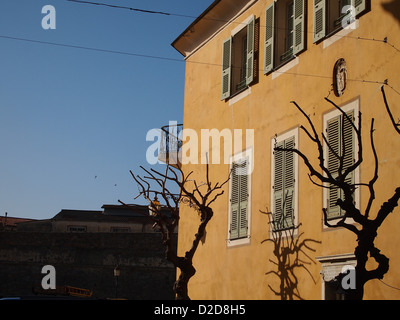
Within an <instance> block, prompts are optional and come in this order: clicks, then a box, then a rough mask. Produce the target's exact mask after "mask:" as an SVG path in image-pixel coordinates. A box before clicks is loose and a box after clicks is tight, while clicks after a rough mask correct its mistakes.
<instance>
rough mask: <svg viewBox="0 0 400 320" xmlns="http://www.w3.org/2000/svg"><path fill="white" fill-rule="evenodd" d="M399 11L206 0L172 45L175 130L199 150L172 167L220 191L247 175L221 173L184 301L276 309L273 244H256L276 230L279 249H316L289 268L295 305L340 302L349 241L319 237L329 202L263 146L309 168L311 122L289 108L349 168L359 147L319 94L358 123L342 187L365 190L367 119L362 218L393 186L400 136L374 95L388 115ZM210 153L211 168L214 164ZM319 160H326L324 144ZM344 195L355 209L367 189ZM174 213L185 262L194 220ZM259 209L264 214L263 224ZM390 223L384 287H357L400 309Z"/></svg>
mask: <svg viewBox="0 0 400 320" xmlns="http://www.w3.org/2000/svg"><path fill="white" fill-rule="evenodd" d="M399 12H400V4H399V2H398V1H392V0H382V1H378V0H371V1H367V0H366V1H359V0H352V1H350V0H349V1H330V0H326V1H325V0H314V1H305V0H301V1H299V0H294V1H293V0H277V1H272V0H265V1H261V0H217V1H214V3H213V4H212V5H211V6H210V7H209V8H208V9H207V10H206V11H205V12H204V13H203V14H202V15H201V16H200V17H199V18H198V19H196V20H195V21H194V22H193V23H192V24H191V25H190V26H189V27H188V28H187V29H186V30H185V31H184V32H183V33H182V34H181V35H180V36H179V37H178V38H177V39H176V40H175V41H174V42H173V44H172V45H173V46H174V47H175V48H176V49H177V50H178V51H179V52H181V53H182V54H183V55H184V57H185V59H186V77H185V100H184V123H183V127H184V129H192V131H194V132H196V133H197V138H198V145H199V147H198V150H196V149H195V148H186V149H185V147H184V148H183V152H184V154H183V159H185V156H186V157H187V158H186V159H188V158H190V159H191V160H190V161H185V160H183V162H184V164H183V170H184V171H185V172H190V171H193V178H196V179H197V180H198V181H203V180H204V177H205V164H204V163H205V161H204V159H208V161H209V162H210V180H211V181H213V182H217V181H220V182H222V181H224V180H225V179H226V178H227V177H228V175H229V172H230V170H231V169H232V168H233V169H234V171H233V172H235V170H236V172H238V171H237V170H238V168H239V169H240V168H241V167H245V168H248V169H249V170H248V172H249V173H248V174H246V175H241V174H240V173H238V174H234V173H233V175H232V177H231V181H230V183H229V184H227V185H226V188H225V190H224V191H225V192H224V194H223V195H222V196H221V197H219V198H218V199H217V201H215V202H214V203H213V204H212V208H213V210H214V216H213V218H212V219H211V221H210V222H209V224H208V226H207V230H206V232H207V233H206V236H205V238H204V239H203V241H202V243H201V244H200V246H199V248H198V250H197V252H196V254H195V257H194V266H195V268H196V270H197V272H196V274H195V276H194V277H193V278H192V279H191V280H190V283H189V295H190V297H191V298H192V299H280V296H278V295H276V294H275V293H274V291H279V289H280V278H279V277H278V276H277V275H276V274H275V273H273V272H272V271H277V265H276V263H277V261H278V260H277V257H276V255H275V254H274V251H273V249H274V245H273V243H272V242H271V241H265V240H266V239H274V238H276V236H277V235H279V230H280V231H282V230H283V231H282V232H281V234H282V235H284V236H285V238H284V239H283V241H287V242H288V243H290V240H291V239H292V238H291V237H290V235H291V234H293V240H294V241H296V240H297V239H298V240H299V243H300V242H301V241H302V240H304V239H312V240H314V241H312V242H308V245H309V247H311V248H313V249H315V252H314V251H312V250H309V249H307V248H305V247H303V249H304V252H305V253H306V254H307V255H308V256H309V258H308V257H306V256H305V255H304V254H303V253H300V256H299V259H300V260H297V262H298V263H299V264H300V263H301V262H299V261H306V262H307V263H306V264H304V268H303V267H299V268H296V269H295V270H294V274H295V277H296V278H293V277H292V279H296V281H295V282H296V283H295V284H294V285H293V288H292V291H293V292H294V293H295V295H294V298H298V297H300V298H302V299H331V298H340V297H342V296H341V293H340V290H339V289H337V288H336V287H334V286H333V285H332V280H333V279H334V277H335V276H337V275H338V274H339V273H340V272H341V270H342V268H343V266H348V265H354V263H355V260H354V248H355V247H356V245H357V242H356V237H355V235H354V234H353V233H351V232H350V231H349V230H346V229H344V228H328V227H326V226H325V225H324V221H323V211H322V209H323V208H327V210H328V218H329V221H330V223H332V224H334V223H335V221H336V222H337V221H338V219H337V218H340V216H341V214H342V213H341V212H340V210H338V207H337V206H335V203H336V199H337V197H338V196H340V195H338V194H334V192H331V189H328V188H321V187H319V186H317V185H315V184H313V183H312V182H311V181H310V179H309V177H308V174H309V171H308V168H307V167H306V165H305V164H304V162H303V160H302V159H301V158H299V157H298V156H297V155H294V154H293V153H291V152H285V153H284V154H285V155H284V156H282V154H281V153H280V155H278V154H277V153H276V151H275V150H274V147H275V146H281V147H287V148H289V147H295V148H298V149H299V150H300V151H302V152H303V153H304V154H305V155H306V156H307V157H308V159H310V161H311V163H312V164H313V165H314V167H315V168H317V169H318V170H320V168H319V166H318V150H317V148H316V145H315V144H314V143H312V142H311V141H310V139H309V137H308V136H307V134H306V133H305V132H304V131H303V130H302V129H301V128H300V126H301V125H304V126H305V127H306V128H307V129H309V130H311V129H310V126H309V124H308V123H307V120H306V118H305V117H304V116H303V115H302V114H301V113H300V112H299V111H298V110H297V109H296V107H295V106H294V104H293V103H291V101H295V102H296V103H297V104H298V105H299V106H301V108H302V109H303V110H304V112H305V113H306V114H307V115H308V116H309V117H310V119H311V121H312V122H313V123H314V125H315V128H316V130H317V132H318V133H319V134H321V133H323V132H324V133H325V135H326V136H327V138H328V139H329V140H330V141H331V142H332V143H333V141H334V139H335V137H334V135H335V134H336V136H337V134H339V138H338V141H339V142H338V143H339V144H340V143H343V142H344V143H345V144H346V143H347V142H345V141H349V142H348V146H349V149H348V150H350V151H349V152H348V154H349V155H350V158H349V161H354V158H356V157H357V152H358V144H357V140H356V138H355V137H354V134H353V135H352V134H351V133H350V136H348V137H347V136H345V137H343V138H342V136H341V135H346V121H342V120H341V118H340V117H342V115H341V113H340V112H339V111H338V110H336V109H335V108H334V107H333V106H332V104H330V103H328V102H327V101H326V100H325V99H324V98H325V97H328V98H329V99H331V100H332V101H333V102H334V103H336V104H337V105H338V106H340V107H341V108H342V109H343V110H344V111H345V112H347V113H348V114H349V115H350V116H351V117H352V118H353V119H354V123H356V124H358V112H359V111H360V112H361V114H362V119H361V125H362V141H363V159H364V160H363V163H362V165H361V166H360V168H359V169H357V170H356V171H355V172H354V174H353V175H352V176H351V179H352V181H353V182H354V183H356V184H357V183H361V182H363V183H368V182H369V180H370V179H371V178H372V177H373V174H374V168H375V166H374V157H373V153H372V149H371V144H370V135H369V130H370V125H371V119H372V118H374V119H375V123H374V128H375V132H374V138H375V145H376V149H377V153H378V157H379V173H378V175H379V178H378V181H377V182H376V184H375V190H376V199H375V201H374V203H373V206H372V209H371V218H373V217H374V215H375V214H376V212H377V211H378V210H379V208H380V207H381V205H382V204H383V202H385V201H387V200H388V199H389V198H390V197H392V196H393V194H394V191H395V189H396V188H397V187H398V186H399V181H400V170H399V169H400V151H399V150H400V136H399V135H398V134H397V133H396V132H395V130H394V129H393V126H392V124H391V122H390V119H389V116H388V114H387V112H386V109H385V105H384V103H383V99H382V94H381V91H380V89H381V86H382V85H384V86H385V90H386V94H387V97H388V102H389V104H390V105H391V106H392V109H393V112H394V114H395V117H399V116H400V109H399V106H400V103H399V102H400V94H399V90H400V77H399V74H400V51H399V49H400V38H399V36H398V35H399V32H400V15H399ZM385 81H387V82H385ZM384 83H387V84H388V85H385V84H384ZM396 119H397V118H396ZM335 125H336V127H335ZM342 127H344V128H343V129H341V128H342ZM335 128H336V129H335ZM205 129H208V130H214V131H213V133H214V135H212V134H210V132H211V131H206V130H205ZM202 130H203V131H202ZM224 130H225V131H224ZM246 130H247V132H248V134H247V139H246ZM334 130H336V133H334ZM235 132H236V133H237V134H236V133H235ZM207 133H208V134H209V135H208V136H207ZM240 133H241V135H240ZM218 134H219V135H218ZM208 137H209V138H208ZM215 137H217V138H218V139H214V140H213V138H215ZM190 138H191V140H192V141H190V139H189V138H188V137H187V136H185V134H184V136H183V140H184V143H183V145H184V146H185V144H188V143H193V142H194V141H193V136H191V137H190ZM204 139H207V143H206V142H205V141H204ZM347 139H350V140H347ZM340 141H342V142H340ZM202 144H203V146H206V147H204V148H201V145H202ZM207 144H208V147H207ZM338 148H339V147H338ZM339 149H340V148H339ZM339 149H338V150H339ZM190 153H191V154H190ZM194 153H195V154H194ZM289 153H290V155H288V154H289ZM206 154H207V157H206ZM216 155H219V160H218V159H217V157H215V158H214V159H213V156H216ZM324 155H325V156H324V161H328V159H329V157H330V155H329V150H328V148H326V146H325V150H324ZM327 165H329V164H327ZM335 197H336V198H335ZM354 199H355V201H356V204H357V206H358V208H360V209H361V210H365V208H366V206H367V203H368V199H369V192H368V188H367V187H364V186H358V187H357V188H356V190H355V193H354ZM180 209H181V220H180V225H179V239H178V251H179V253H180V254H184V252H185V251H186V250H188V249H189V248H190V246H191V243H192V241H193V238H194V234H195V233H196V230H197V227H198V224H199V220H198V216H197V214H196V212H195V211H194V210H193V209H192V208H190V207H189V206H185V205H182V206H181V208H180ZM260 211H264V212H271V213H272V214H271V216H270V217H272V219H273V221H274V223H273V224H269V216H268V215H266V214H263V213H261V212H260ZM299 224H301V226H300V228H299V229H293V226H297V225H299ZM399 226H400V210H399V209H398V208H396V209H395V210H394V212H393V213H391V214H390V215H389V217H388V218H387V219H386V221H385V222H384V223H383V225H382V226H381V228H380V229H379V230H378V237H377V238H376V240H375V243H376V246H377V247H378V248H379V249H380V250H381V252H382V253H383V254H385V255H386V256H387V257H388V258H389V259H390V261H389V263H390V269H389V271H388V272H387V273H386V274H385V277H384V279H383V282H384V283H383V282H381V281H379V280H372V281H370V282H368V283H367V284H366V286H365V295H364V298H365V299H400V291H399V290H396V289H394V288H392V287H395V288H400V272H399V271H398V270H399V267H398V266H399V265H400V254H399V249H398V248H399V246H400V235H399V232H398V228H399ZM300 234H302V235H301V236H300ZM299 236H300V238H299ZM317 241H318V242H317ZM294 260H295V259H294V258H291V263H293V261H294ZM272 261H273V262H272ZM274 262H275V263H274ZM374 266H375V265H374V264H373V263H371V268H373V267H374ZM388 285H390V286H391V287H389V286H388Z"/></svg>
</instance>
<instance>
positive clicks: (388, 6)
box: [382, 0, 400, 24]
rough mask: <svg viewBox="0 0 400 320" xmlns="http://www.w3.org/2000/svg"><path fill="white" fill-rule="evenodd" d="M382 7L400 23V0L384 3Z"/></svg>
mask: <svg viewBox="0 0 400 320" xmlns="http://www.w3.org/2000/svg"><path fill="white" fill-rule="evenodd" d="M382 7H383V9H385V10H386V11H388V12H389V13H390V14H391V15H392V16H393V17H394V18H395V19H396V20H397V22H398V23H399V24H400V0H392V2H387V3H382Z"/></svg>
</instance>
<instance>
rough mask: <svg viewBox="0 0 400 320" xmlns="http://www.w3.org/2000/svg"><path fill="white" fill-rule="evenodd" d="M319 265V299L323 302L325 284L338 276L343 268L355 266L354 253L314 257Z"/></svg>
mask: <svg viewBox="0 0 400 320" xmlns="http://www.w3.org/2000/svg"><path fill="white" fill-rule="evenodd" d="M315 259H316V260H317V261H319V262H320V263H321V271H320V274H321V299H322V300H325V298H326V297H325V293H326V283H327V282H329V281H331V280H333V279H334V278H335V277H336V276H338V275H339V274H340V273H341V271H342V268H343V267H344V266H353V267H356V266H357V260H356V256H355V255H354V253H345V254H336V255H330V256H323V257H315Z"/></svg>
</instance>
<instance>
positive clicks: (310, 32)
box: [67, 0, 400, 52]
mask: <svg viewBox="0 0 400 320" xmlns="http://www.w3.org/2000/svg"><path fill="white" fill-rule="evenodd" d="M67 1H69V2H75V3H80V4H89V5H97V6H104V7H109V8H116V9H125V10H130V11H135V12H141V13H149V14H158V15H165V16H175V17H183V18H191V19H196V18H197V17H196V16H191V15H186V14H178V13H171V12H164V11H153V10H144V9H138V8H132V7H126V6H119V5H113V4H107V3H102V2H93V1H84V0H67ZM203 19H204V20H210V21H218V22H224V23H228V22H231V23H236V24H243V25H247V23H243V22H234V21H232V20H223V19H216V18H208V17H203ZM260 28H271V29H276V30H284V31H286V30H289V29H287V28H283V27H276V26H266V25H265V26H264V25H260ZM290 31H291V29H290ZM301 32H302V33H307V34H311V35H314V34H315V33H314V31H306V30H305V31H301ZM331 36H332V37H335V36H336V37H341V38H350V39H356V40H368V41H376V42H383V43H386V44H388V45H389V46H391V47H392V48H393V49H395V50H396V51H397V52H400V49H398V48H397V47H396V46H395V45H393V44H391V43H389V42H388V40H387V37H385V38H384V39H382V40H380V39H375V38H365V37H357V36H349V35H335V34H333V35H331Z"/></svg>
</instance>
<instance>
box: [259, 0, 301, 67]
mask: <svg viewBox="0 0 400 320" xmlns="http://www.w3.org/2000/svg"><path fill="white" fill-rule="evenodd" d="M305 16H306V10H305V1H304V0H278V1H276V2H275V1H274V2H272V4H271V5H269V6H268V7H267V9H266V13H265V43H264V49H265V51H264V52H265V56H264V73H265V74H266V73H269V72H271V71H272V70H274V69H276V68H279V67H280V66H282V65H283V64H285V63H286V62H288V61H289V60H291V59H292V58H293V57H295V55H296V54H298V53H300V52H301V51H303V50H304V49H305V47H306V41H305V39H306V37H305V27H306V20H305Z"/></svg>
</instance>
